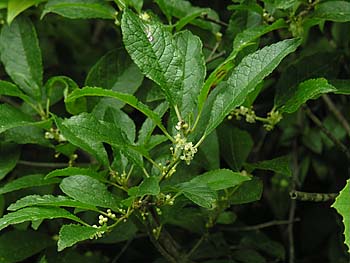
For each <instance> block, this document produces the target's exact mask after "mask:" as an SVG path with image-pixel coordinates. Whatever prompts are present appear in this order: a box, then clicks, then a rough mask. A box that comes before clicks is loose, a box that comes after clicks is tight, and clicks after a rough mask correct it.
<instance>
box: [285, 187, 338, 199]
mask: <svg viewBox="0 0 350 263" xmlns="http://www.w3.org/2000/svg"><path fill="white" fill-rule="evenodd" d="M289 195H290V198H292V199H295V200H300V201H311V202H327V201H330V200H334V199H335V198H336V197H337V196H338V195H339V194H337V193H328V194H327V193H307V192H301V191H296V190H293V191H291V192H290V193H289Z"/></svg>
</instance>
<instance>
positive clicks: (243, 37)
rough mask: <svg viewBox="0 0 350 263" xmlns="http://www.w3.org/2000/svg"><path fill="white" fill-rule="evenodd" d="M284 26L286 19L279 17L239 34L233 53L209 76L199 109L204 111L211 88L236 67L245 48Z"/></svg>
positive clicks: (199, 102) (202, 91)
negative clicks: (272, 21) (235, 64)
mask: <svg viewBox="0 0 350 263" xmlns="http://www.w3.org/2000/svg"><path fill="white" fill-rule="evenodd" d="M284 26H285V23H284V21H283V20H282V19H279V20H277V21H276V22H274V23H273V24H271V25H261V26H258V27H251V28H248V29H246V30H244V31H243V32H241V33H239V34H237V36H236V38H235V40H234V42H233V50H232V52H231V54H230V55H229V56H228V57H227V58H226V59H225V61H224V62H222V63H221V64H220V65H219V66H218V67H217V68H216V69H215V70H214V71H213V72H212V73H211V74H210V75H209V77H208V78H207V80H206V81H205V84H204V86H203V88H202V90H201V92H200V95H199V97H198V111H199V112H201V111H202V109H203V106H204V103H205V101H206V99H207V96H208V93H209V92H210V89H212V88H214V87H215V86H216V85H217V84H219V83H220V81H221V80H222V79H223V78H224V77H225V76H226V75H227V74H228V73H229V72H230V71H231V69H232V68H233V67H234V63H233V61H234V59H235V58H236V56H237V55H238V53H239V52H240V51H241V50H242V49H243V48H245V47H247V46H249V45H251V44H252V43H253V42H254V41H255V40H256V39H257V38H259V37H260V36H262V35H264V34H266V33H268V32H270V31H273V30H276V29H279V28H281V27H284Z"/></svg>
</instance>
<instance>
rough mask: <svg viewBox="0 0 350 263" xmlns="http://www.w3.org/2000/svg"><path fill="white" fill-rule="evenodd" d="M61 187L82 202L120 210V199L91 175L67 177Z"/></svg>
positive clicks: (67, 193)
mask: <svg viewBox="0 0 350 263" xmlns="http://www.w3.org/2000/svg"><path fill="white" fill-rule="evenodd" d="M60 188H61V190H62V191H63V192H64V193H65V194H66V195H68V196H69V197H72V198H73V199H75V200H77V201H80V202H82V203H85V204H89V205H93V206H99V207H104V208H111V209H113V210H118V207H119V203H120V199H119V198H118V197H117V196H115V195H113V194H112V193H111V192H109V191H108V190H107V186H106V185H104V184H103V183H101V182H99V181H98V180H96V179H94V178H91V177H89V176H84V175H75V176H70V177H66V178H64V179H63V180H62V182H61V184H60Z"/></svg>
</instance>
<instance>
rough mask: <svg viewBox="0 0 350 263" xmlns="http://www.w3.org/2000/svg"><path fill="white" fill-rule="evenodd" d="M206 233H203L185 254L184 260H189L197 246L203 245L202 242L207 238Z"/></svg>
mask: <svg viewBox="0 0 350 263" xmlns="http://www.w3.org/2000/svg"><path fill="white" fill-rule="evenodd" d="M207 236H208V233H205V234H204V235H202V236H201V238H200V239H199V240H198V241H197V242H196V244H194V246H193V247H192V249H191V250H190V251H189V252H188V253H187V255H186V258H188V259H189V258H191V256H192V255H193V253H194V252H196V250H197V249H198V248H199V246H200V245H201V244H202V243H203V241H204V240H205V239H206V238H207Z"/></svg>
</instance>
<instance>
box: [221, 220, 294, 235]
mask: <svg viewBox="0 0 350 263" xmlns="http://www.w3.org/2000/svg"><path fill="white" fill-rule="evenodd" d="M297 221H299V219H294V220H293V221H289V220H272V221H269V222H265V223H261V224H257V225H254V226H244V227H236V228H229V229H225V230H227V231H233V232H239V231H255V230H260V229H263V228H267V227H272V226H279V225H290V224H293V223H294V222H297Z"/></svg>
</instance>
